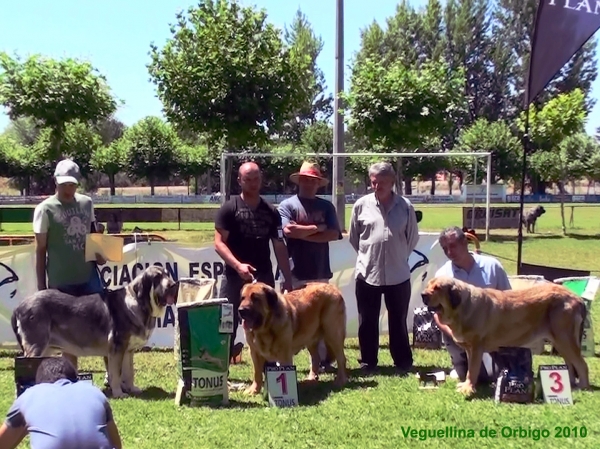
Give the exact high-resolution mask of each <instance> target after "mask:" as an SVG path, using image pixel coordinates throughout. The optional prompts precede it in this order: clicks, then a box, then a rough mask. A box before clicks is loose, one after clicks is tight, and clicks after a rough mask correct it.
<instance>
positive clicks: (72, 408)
mask: <svg viewBox="0 0 600 449" xmlns="http://www.w3.org/2000/svg"><path fill="white" fill-rule="evenodd" d="M27 434H29V436H30V442H31V448H32V449H121V438H120V436H119V431H118V429H117V426H116V424H115V421H114V419H113V416H112V410H111V408H110V405H109V403H108V400H107V399H106V396H104V394H103V393H102V392H101V391H100V389H98V388H96V387H95V386H93V385H90V384H89V383H86V382H78V381H77V370H76V369H75V367H74V366H73V364H72V363H71V362H69V361H68V360H67V359H66V358H64V357H50V358H48V359H45V360H43V361H42V363H40V366H39V368H38V370H37V373H36V385H34V386H33V387H30V388H28V389H27V390H25V391H24V392H23V394H21V396H19V397H18V398H17V399H16V400H15V402H14V403H13V405H12V406H11V407H10V409H9V411H8V413H7V416H6V420H5V422H4V424H3V425H2V427H0V447H1V448H3V449H14V448H16V447H17V446H18V445H19V443H20V442H21V441H22V440H23V438H25V436H27Z"/></svg>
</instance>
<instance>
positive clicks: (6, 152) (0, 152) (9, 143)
mask: <svg viewBox="0 0 600 449" xmlns="http://www.w3.org/2000/svg"><path fill="white" fill-rule="evenodd" d="M18 146H20V144H19V142H17V141H16V140H15V139H14V138H12V136H9V135H6V134H1V135H0V176H3V177H10V176H13V174H12V170H11V168H12V156H13V154H14V152H15V150H16V148H17V147H18Z"/></svg>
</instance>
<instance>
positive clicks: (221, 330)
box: [175, 280, 233, 406]
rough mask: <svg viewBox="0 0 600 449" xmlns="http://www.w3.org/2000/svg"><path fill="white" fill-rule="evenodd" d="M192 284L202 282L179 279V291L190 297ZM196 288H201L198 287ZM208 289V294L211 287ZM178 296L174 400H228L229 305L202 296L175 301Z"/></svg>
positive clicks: (190, 402)
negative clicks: (175, 388) (176, 376)
mask: <svg viewBox="0 0 600 449" xmlns="http://www.w3.org/2000/svg"><path fill="white" fill-rule="evenodd" d="M199 281H202V280H199ZM184 284H187V285H184ZM194 285H196V286H197V287H202V286H203V285H204V286H205V284H202V283H201V282H188V281H186V282H183V283H180V293H183V294H184V296H185V295H186V294H187V295H189V296H188V298H189V297H193V292H194V288H193V286H194ZM196 291H197V292H201V291H202V288H199V289H197V290H196ZM209 291H210V292H211V293H210V294H211V295H212V289H209ZM179 298H180V297H178V300H177V313H176V314H175V315H176V319H175V326H176V341H177V345H176V346H177V357H178V359H177V360H178V362H177V371H178V374H179V382H178V388H177V394H176V397H175V402H176V403H177V404H178V405H183V404H186V405H191V406H198V405H224V404H228V402H229V391H228V387H227V380H228V370H229V341H230V339H231V334H232V332H233V306H232V305H231V304H230V303H229V302H228V301H227V299H205V297H202V298H200V300H196V301H193V302H185V301H184V302H179Z"/></svg>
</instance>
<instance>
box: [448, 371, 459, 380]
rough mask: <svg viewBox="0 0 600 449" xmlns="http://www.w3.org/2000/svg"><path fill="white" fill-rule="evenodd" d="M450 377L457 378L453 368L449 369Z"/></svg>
mask: <svg viewBox="0 0 600 449" xmlns="http://www.w3.org/2000/svg"><path fill="white" fill-rule="evenodd" d="M450 379H458V373H457V372H456V370H455V369H453V370H452V371H450Z"/></svg>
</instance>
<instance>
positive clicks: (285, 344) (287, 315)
mask: <svg viewBox="0 0 600 449" xmlns="http://www.w3.org/2000/svg"><path fill="white" fill-rule="evenodd" d="M239 315H240V319H241V321H242V327H243V329H244V332H245V334H246V342H247V343H248V346H249V347H250V354H251V356H252V364H253V365H254V381H253V383H252V385H251V386H250V387H248V389H246V392H245V393H246V394H252V395H254V394H258V393H260V391H261V389H262V385H263V371H264V366H265V362H279V363H281V364H282V365H293V362H294V356H295V355H296V354H298V353H299V352H300V351H301V350H302V349H304V348H307V349H308V352H309V353H310V358H311V366H310V373H309V375H308V380H318V372H319V362H320V360H319V351H318V343H319V341H320V340H321V339H322V340H324V341H325V344H326V346H327V349H328V351H329V352H330V353H331V354H333V355H334V357H335V360H336V362H337V366H338V371H337V376H336V379H335V384H336V385H337V386H342V385H343V384H345V383H346V381H347V377H346V356H345V354H344V340H345V339H346V304H345V302H344V298H343V297H342V294H341V292H340V291H339V289H338V288H337V287H336V286H335V285H331V284H323V283H313V284H308V285H307V286H306V287H305V288H303V289H300V290H294V291H292V292H290V293H286V294H283V295H282V294H280V293H277V291H275V289H273V288H272V287H270V286H268V285H266V284H263V283H260V282H257V283H252V284H246V285H244V287H243V288H242V293H241V303H240V307H239Z"/></svg>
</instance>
